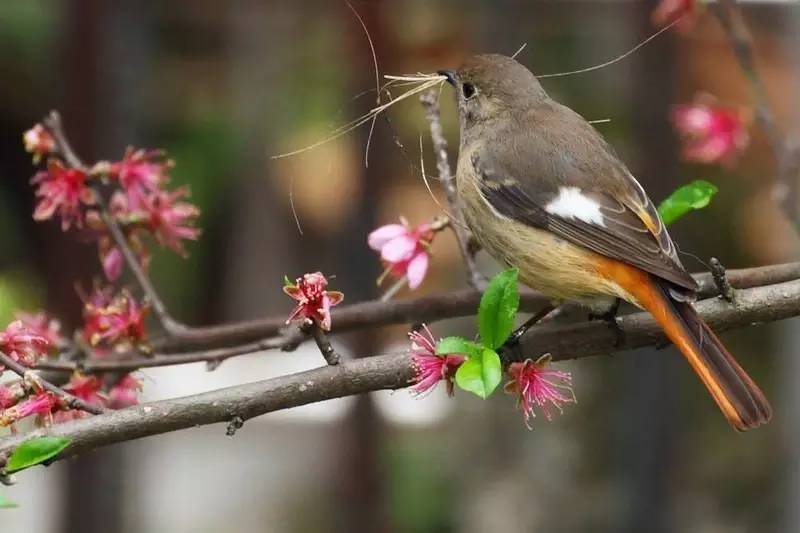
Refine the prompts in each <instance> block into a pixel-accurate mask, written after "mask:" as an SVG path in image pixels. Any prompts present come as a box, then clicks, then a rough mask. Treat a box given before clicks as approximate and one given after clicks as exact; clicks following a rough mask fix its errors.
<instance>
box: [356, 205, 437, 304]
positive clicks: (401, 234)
mask: <svg viewBox="0 0 800 533" xmlns="http://www.w3.org/2000/svg"><path fill="white" fill-rule="evenodd" d="M400 221H401V222H402V224H387V225H385V226H381V227H380V228H378V229H376V230H375V231H373V232H372V233H370V234H369V236H368V237H367V243H368V244H369V247H370V248H372V249H373V250H375V251H377V252H380V254H381V259H382V260H383V262H384V263H385V264H386V270H385V271H384V273H383V274H382V275H381V277H380V278H379V282H380V281H381V280H382V279H383V278H384V277H385V276H386V275H387V274H390V273H391V274H392V275H394V276H396V277H398V278H402V277H403V276H406V277H407V278H408V287H409V288H410V289H416V288H417V287H419V286H420V284H421V283H422V280H424V279H425V274H426V273H427V271H428V263H429V260H430V254H431V251H430V245H431V242H432V241H433V236H434V233H433V231H432V230H431V225H430V224H420V225H418V226H415V227H413V228H412V227H410V226H409V225H408V222H407V221H406V220H404V219H402V218H401V219H400Z"/></svg>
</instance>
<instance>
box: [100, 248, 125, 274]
mask: <svg viewBox="0 0 800 533" xmlns="http://www.w3.org/2000/svg"><path fill="white" fill-rule="evenodd" d="M102 262H103V272H104V273H105V275H106V279H108V281H116V280H117V279H119V277H120V275H121V274H122V267H123V266H124V264H125V263H124V258H123V256H122V250H120V249H119V248H117V247H116V246H115V247H114V248H111V250H109V251H108V253H107V254H105V256H104V257H102Z"/></svg>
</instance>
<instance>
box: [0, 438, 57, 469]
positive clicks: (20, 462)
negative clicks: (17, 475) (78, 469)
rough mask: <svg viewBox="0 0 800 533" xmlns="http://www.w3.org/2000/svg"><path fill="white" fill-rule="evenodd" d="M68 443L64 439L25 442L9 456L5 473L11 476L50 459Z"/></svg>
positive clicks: (35, 439)
mask: <svg viewBox="0 0 800 533" xmlns="http://www.w3.org/2000/svg"><path fill="white" fill-rule="evenodd" d="M70 442H71V441H70V439H68V438H66V437H37V438H33V439H30V440H26V441H25V442H23V443H22V444H20V445H19V446H17V448H16V449H15V450H14V453H13V454H11V457H10V458H9V459H8V462H7V463H6V467H5V473H6V474H11V473H13V472H17V471H19V470H23V469H25V468H29V467H31V466H34V465H38V464H39V463H43V462H45V461H47V460H48V459H52V458H53V457H55V456H56V455H58V454H59V453H61V451H62V450H63V449H64V448H66V447H67V446H69V443H70Z"/></svg>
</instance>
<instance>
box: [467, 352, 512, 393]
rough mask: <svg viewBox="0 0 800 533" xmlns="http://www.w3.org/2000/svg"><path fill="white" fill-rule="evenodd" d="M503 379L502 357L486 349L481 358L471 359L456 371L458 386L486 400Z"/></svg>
mask: <svg viewBox="0 0 800 533" xmlns="http://www.w3.org/2000/svg"><path fill="white" fill-rule="evenodd" d="M502 379H503V370H502V365H501V364H500V356H498V355H497V352H495V351H494V350H490V349H488V348H484V349H483V350H482V351H481V353H480V356H479V357H470V358H469V359H467V360H466V361H465V362H464V364H462V365H461V366H460V367H458V370H456V384H457V385H458V386H459V387H460V388H462V389H464V390H465V391H467V392H471V393H473V394H475V395H477V396H479V397H481V398H483V399H484V400H485V399H486V398H488V397H489V395H490V394H492V392H494V390H495V389H496V388H497V386H498V385H499V384H500V381H501V380H502Z"/></svg>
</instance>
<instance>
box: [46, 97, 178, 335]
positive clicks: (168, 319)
mask: <svg viewBox="0 0 800 533" xmlns="http://www.w3.org/2000/svg"><path fill="white" fill-rule="evenodd" d="M44 126H45V127H46V128H47V130H48V131H49V132H50V134H51V135H52V136H53V139H54V140H55V144H56V151H58V152H59V153H60V154H61V155H62V156H63V157H64V159H65V160H66V162H67V164H68V165H69V166H71V167H73V168H76V169H80V170H82V171H84V172H86V173H88V172H89V171H90V170H89V169H88V168H87V167H86V165H85V164H84V163H83V161H81V159H80V158H79V157H78V156H77V154H76V153H75V151H74V150H73V149H72V146H71V145H70V143H69V140H68V139H67V136H66V133H65V132H64V125H63V123H62V121H61V115H60V114H59V113H58V111H51V112H50V115H49V116H48V117H47V118H45V120H44ZM92 190H93V191H94V195H95V199H96V201H97V205H98V207H99V208H100V209H99V211H100V218H101V220H102V221H103V223H104V224H105V225H106V227H107V228H108V230H109V233H111V237H112V238H113V239H114V242H115V244H116V245H117V246H118V247H119V249H120V251H121V252H122V256H123V257H124V259H125V263H126V264H127V266H128V268H130V270H131V272H132V273H133V277H134V278H136V282H137V283H138V284H139V287H141V289H142V292H144V295H145V298H146V299H147V301H148V302H149V304H150V306H151V307H152V309H153V312H154V313H155V315H156V317H157V318H158V321H159V323H160V324H161V327H162V328H163V329H164V331H165V332H166V333H167V335H169V336H171V337H176V338H180V337H181V336H182V335H183V334H184V333H186V331H187V330H190V329H191V328H189V327H188V326H186V325H184V324H182V323H180V322H178V321H177V320H175V319H174V318H172V315H170V313H169V311H168V310H167V307H166V305H164V302H163V300H162V299H161V297H160V296H159V295H158V291H156V289H155V287H154V286H153V283H152V282H151V281H150V277H149V276H148V275H147V273H146V272H145V271H144V269H143V268H142V265H141V264H140V263H139V260H138V259H137V257H136V254H135V253H134V251H133V250H132V249H131V247H130V245H129V244H128V240H127V239H126V238H125V234H124V233H123V231H122V228H120V226H119V224H118V223H117V221H116V220H115V219H114V217H112V216H111V214H110V212H109V209H108V205H107V203H106V200H105V198H104V197H103V194H102V191H101V190H99V188H98V187H92Z"/></svg>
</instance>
